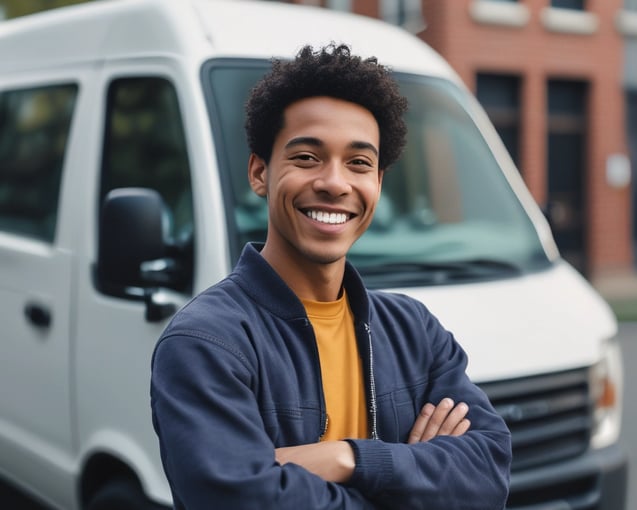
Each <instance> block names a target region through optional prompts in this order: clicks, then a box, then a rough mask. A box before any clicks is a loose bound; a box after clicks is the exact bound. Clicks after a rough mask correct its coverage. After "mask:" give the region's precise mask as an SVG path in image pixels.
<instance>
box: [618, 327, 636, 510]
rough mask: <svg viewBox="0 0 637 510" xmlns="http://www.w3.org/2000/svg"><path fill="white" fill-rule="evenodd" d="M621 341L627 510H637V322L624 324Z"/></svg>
mask: <svg viewBox="0 0 637 510" xmlns="http://www.w3.org/2000/svg"><path fill="white" fill-rule="evenodd" d="M619 339H620V341H621V344H622V350H623V358H624V417H623V423H622V440H623V441H624V445H625V446H626V448H627V450H628V457H629V462H630V466H629V474H628V487H629V489H628V501H627V504H626V510H635V509H637V406H635V404H636V403H637V371H636V370H635V369H634V367H637V322H623V323H621V324H620V326H619Z"/></svg>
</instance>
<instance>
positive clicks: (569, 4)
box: [551, 0, 586, 11]
mask: <svg viewBox="0 0 637 510" xmlns="http://www.w3.org/2000/svg"><path fill="white" fill-rule="evenodd" d="M585 3H586V2H585V1H584V0H551V7H556V8H558V9H574V10H576V11H583V10H584V7H585V5H584V4H585Z"/></svg>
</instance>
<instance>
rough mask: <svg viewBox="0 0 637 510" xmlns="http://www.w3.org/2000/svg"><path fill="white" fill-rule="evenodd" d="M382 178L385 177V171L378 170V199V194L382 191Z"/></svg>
mask: <svg viewBox="0 0 637 510" xmlns="http://www.w3.org/2000/svg"><path fill="white" fill-rule="evenodd" d="M384 176H385V170H381V169H378V198H380V192H381V191H382V190H383V177H384Z"/></svg>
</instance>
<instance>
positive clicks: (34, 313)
mask: <svg viewBox="0 0 637 510" xmlns="http://www.w3.org/2000/svg"><path fill="white" fill-rule="evenodd" d="M24 315H25V316H26V318H27V319H28V320H29V322H31V324H33V325H34V326H37V327H38V328H48V327H49V326H50V325H51V311H50V310H49V309H48V308H47V307H45V306H43V305H40V304H38V303H27V304H26V305H25V307H24Z"/></svg>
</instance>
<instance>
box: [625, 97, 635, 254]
mask: <svg viewBox="0 0 637 510" xmlns="http://www.w3.org/2000/svg"><path fill="white" fill-rule="evenodd" d="M626 111H627V116H628V147H629V150H630V159H631V161H632V162H633V176H635V175H637V90H631V91H629V92H628V94H627V97H626ZM632 206H633V246H634V249H633V252H634V256H635V265H636V266H637V179H635V178H633V179H632Z"/></svg>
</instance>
